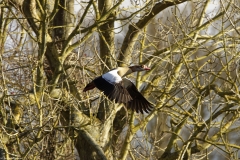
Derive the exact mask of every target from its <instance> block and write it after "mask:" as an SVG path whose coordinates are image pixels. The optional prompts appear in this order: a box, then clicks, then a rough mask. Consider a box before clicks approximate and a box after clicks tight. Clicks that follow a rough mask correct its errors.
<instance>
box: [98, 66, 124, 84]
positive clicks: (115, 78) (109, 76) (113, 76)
mask: <svg viewBox="0 0 240 160" xmlns="http://www.w3.org/2000/svg"><path fill="white" fill-rule="evenodd" d="M117 72H118V70H117V69H114V70H111V71H109V72H107V73H105V74H103V75H102V78H104V79H105V80H106V81H108V82H109V83H111V84H115V83H119V82H121V81H122V78H121V77H120V76H119V75H118V73H117Z"/></svg>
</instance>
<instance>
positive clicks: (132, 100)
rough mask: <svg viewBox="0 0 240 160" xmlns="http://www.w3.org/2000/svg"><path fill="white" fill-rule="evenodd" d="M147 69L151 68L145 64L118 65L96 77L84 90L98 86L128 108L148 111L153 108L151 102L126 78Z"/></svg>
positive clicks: (112, 98)
mask: <svg viewBox="0 0 240 160" xmlns="http://www.w3.org/2000/svg"><path fill="white" fill-rule="evenodd" d="M145 70H150V68H148V67H147V66H145V65H137V66H131V67H118V68H116V69H113V70H111V71H109V72H107V73H105V74H103V75H102V76H99V77H97V78H95V79H94V80H93V81H92V82H90V83H89V84H88V85H87V86H86V87H85V88H84V90H83V91H84V92H86V91H88V90H91V89H94V88H95V87H96V88H98V89H99V90H100V91H103V93H104V94H105V95H106V96H107V97H108V99H109V100H111V101H115V102H116V103H124V104H125V106H126V107H127V108H130V109H132V110H135V111H136V112H137V113H138V112H139V111H140V112H141V113H143V111H145V112H146V113H148V112H149V111H150V110H151V108H152V105H151V103H149V102H148V101H147V100H146V99H145V98H144V97H143V95H142V94H141V93H140V92H139V91H138V90H137V88H136V86H135V85H134V84H133V83H132V82H131V81H130V80H129V79H127V78H124V77H125V76H126V75H128V74H130V73H132V72H136V71H145Z"/></svg>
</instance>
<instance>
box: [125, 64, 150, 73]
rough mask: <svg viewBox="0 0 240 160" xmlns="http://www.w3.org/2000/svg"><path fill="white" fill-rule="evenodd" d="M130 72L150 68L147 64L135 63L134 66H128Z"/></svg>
mask: <svg viewBox="0 0 240 160" xmlns="http://www.w3.org/2000/svg"><path fill="white" fill-rule="evenodd" d="M129 68H130V69H131V70H132V72H137V71H148V70H150V69H151V68H149V67H148V66H146V65H135V66H131V67H129Z"/></svg>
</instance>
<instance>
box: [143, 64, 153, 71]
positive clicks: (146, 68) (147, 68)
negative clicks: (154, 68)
mask: <svg viewBox="0 0 240 160" xmlns="http://www.w3.org/2000/svg"><path fill="white" fill-rule="evenodd" d="M143 69H144V70H146V71H149V70H150V69H151V68H149V67H148V66H145V65H144V66H143Z"/></svg>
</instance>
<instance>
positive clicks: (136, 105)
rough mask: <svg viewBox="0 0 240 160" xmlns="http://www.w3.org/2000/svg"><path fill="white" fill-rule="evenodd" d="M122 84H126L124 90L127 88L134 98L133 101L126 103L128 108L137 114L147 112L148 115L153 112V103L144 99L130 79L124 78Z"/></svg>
mask: <svg viewBox="0 0 240 160" xmlns="http://www.w3.org/2000/svg"><path fill="white" fill-rule="evenodd" d="M122 82H123V84H124V88H126V90H127V91H128V93H129V94H130V96H131V97H132V100H131V101H128V102H127V103H125V105H126V106H127V108H130V109H132V110H135V111H136V112H137V113H138V112H139V111H140V112H141V113H143V111H145V112H146V113H148V112H149V111H151V109H152V108H153V107H152V105H151V103H150V102H148V101H147V100H146V99H145V98H144V97H143V95H142V94H141V93H140V92H139V91H138V90H137V88H136V86H135V85H134V84H133V83H132V82H131V81H130V80H129V79H126V78H123V79H122Z"/></svg>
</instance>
